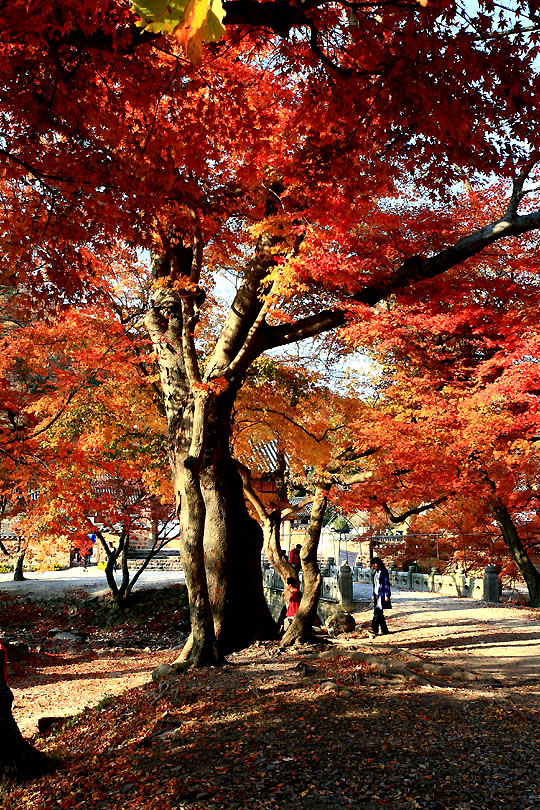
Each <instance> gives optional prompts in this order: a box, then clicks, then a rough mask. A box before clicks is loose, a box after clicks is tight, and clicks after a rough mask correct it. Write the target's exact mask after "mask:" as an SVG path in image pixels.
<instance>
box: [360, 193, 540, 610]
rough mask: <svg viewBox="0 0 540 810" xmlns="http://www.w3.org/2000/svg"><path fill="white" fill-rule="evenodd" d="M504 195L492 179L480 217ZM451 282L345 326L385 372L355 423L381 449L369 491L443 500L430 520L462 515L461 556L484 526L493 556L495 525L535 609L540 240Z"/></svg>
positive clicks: (510, 248) (498, 254)
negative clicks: (369, 406) (539, 247)
mask: <svg viewBox="0 0 540 810" xmlns="http://www.w3.org/2000/svg"><path fill="white" fill-rule="evenodd" d="M500 193H501V190H500V188H499V187H497V186H496V185H489V186H488V187H487V188H485V189H483V190H480V191H479V192H477V193H476V194H475V195H474V205H475V207H476V209H477V211H478V212H479V214H484V213H485V212H486V210H488V209H490V208H491V207H492V206H493V205H497V204H500ZM449 284H451V285H452V287H453V288H454V293H455V294H454V295H453V296H452V297H445V298H443V296H445V294H446V293H447V290H448V288H446V289H445V290H438V289H436V288H434V287H433V286H432V287H431V289H429V291H428V293H429V294H427V295H424V296H422V297H420V298H416V297H413V296H412V295H409V296H403V297H402V298H401V300H400V301H394V302H391V303H390V304H389V305H388V307H387V309H386V312H384V313H379V315H378V317H377V318H373V319H371V322H370V323H369V322H368V321H366V320H365V321H364V322H363V323H362V324H355V325H351V327H350V339H351V340H358V341H359V342H360V343H361V342H362V341H363V340H367V341H368V342H369V343H370V345H371V346H372V347H373V348H374V350H375V351H376V352H377V353H378V359H379V362H380V366H381V368H382V369H383V371H382V376H381V380H380V392H379V401H378V405H377V408H376V409H375V410H373V411H372V418H371V419H369V418H365V419H364V420H363V423H361V422H359V423H358V425H357V431H358V439H359V442H360V446H363V444H366V445H369V446H372V444H373V442H375V443H377V444H378V445H379V446H380V448H381V451H380V452H379V453H378V454H377V456H376V457H374V463H375V467H376V472H375V474H374V477H373V479H371V480H370V482H369V485H368V487H367V492H366V491H365V490H364V493H363V497H364V498H365V497H368V498H369V497H371V498H373V499H375V500H377V498H378V500H379V503H381V500H382V501H384V495H385V493H391V492H392V491H393V492H394V493H395V492H396V491H399V489H401V491H402V493H403V495H402V506H403V507H405V506H406V505H407V504H410V503H413V504H414V503H416V504H418V503H422V502H425V501H429V500H432V501H433V503H434V504H435V505H437V503H441V504H443V505H444V506H443V507H442V508H441V510H439V511H437V510H435V511H434V512H433V513H432V514H431V515H430V518H429V520H430V524H431V525H432V526H437V525H444V526H445V528H448V517H447V516H446V513H447V512H450V513H451V512H452V511H453V512H454V513H456V512H457V513H458V515H459V516H460V517H457V516H456V518H455V519H454V523H455V524H461V525H460V526H458V530H457V531H456V532H455V533H456V537H457V539H458V548H457V549H456V553H457V554H458V556H461V557H462V558H463V559H464V558H466V556H467V549H466V548H460V547H463V545H464V544H465V540H464V537H465V535H466V534H467V533H469V534H474V533H476V532H478V531H480V532H483V535H484V549H483V555H484V562H487V561H488V560H489V559H490V558H491V559H493V542H492V539H491V538H492V535H493V534H494V533H495V534H497V531H496V528H498V531H499V532H500V534H501V536H502V538H503V539H504V542H505V544H506V546H507V551H508V552H509V554H510V555H511V558H512V559H513V561H514V564H515V566H516V567H517V569H519V571H520V572H521V575H522V576H523V578H524V580H525V581H526V583H527V586H528V589H529V594H530V599H531V604H532V605H533V606H538V605H539V604H540V590H539V586H540V574H539V573H538V570H537V569H536V567H535V564H534V559H533V558H531V554H532V553H533V552H534V547H535V545H536V539H535V538H536V537H537V520H538V513H537V481H538V472H539V458H538V449H537V444H538V430H539V423H538V391H539V387H538V331H537V321H538V297H537V295H538V289H537V287H538V284H537V255H536V240H534V241H533V242H531V243H529V244H527V243H525V244H521V245H505V246H504V247H502V246H501V247H500V248H498V249H497V250H492V251H491V252H490V255H489V256H488V257H485V258H481V259H480V260H479V261H478V262H476V263H475V264H470V265H469V267H468V270H467V272H466V273H460V274H459V275H458V274H457V273H454V274H453V275H452V276H451V277H450V278H449ZM368 416H369V414H368ZM370 487H375V488H376V490H377V492H376V493H375V492H372V493H370V492H369V488H370ZM381 505H383V504H381ZM390 516H391V512H390ZM460 537H461V540H460V539H459V538H460ZM499 554H500V551H499ZM471 556H472V557H476V559H480V556H481V555H479V553H478V551H476V552H474V553H473V554H472V555H471V554H469V557H471ZM463 559H462V562H463ZM470 562H471V559H469V563H470ZM498 562H499V565H502V560H499V561H498ZM506 565H507V563H505V566H506Z"/></svg>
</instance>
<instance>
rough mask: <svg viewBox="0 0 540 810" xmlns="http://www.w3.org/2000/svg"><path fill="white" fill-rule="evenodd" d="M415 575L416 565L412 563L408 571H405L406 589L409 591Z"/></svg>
mask: <svg viewBox="0 0 540 810" xmlns="http://www.w3.org/2000/svg"><path fill="white" fill-rule="evenodd" d="M415 574H416V563H413V564H412V565H409V570H408V571H407V580H408V586H407V587H409V588H410V589H411V591H412V586H413V577H414V575H415Z"/></svg>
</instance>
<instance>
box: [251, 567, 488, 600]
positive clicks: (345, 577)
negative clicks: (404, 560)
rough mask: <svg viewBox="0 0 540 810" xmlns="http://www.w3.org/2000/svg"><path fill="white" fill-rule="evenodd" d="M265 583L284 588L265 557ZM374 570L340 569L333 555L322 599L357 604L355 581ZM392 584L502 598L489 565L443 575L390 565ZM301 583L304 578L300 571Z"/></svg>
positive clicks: (324, 574) (367, 579) (325, 573)
mask: <svg viewBox="0 0 540 810" xmlns="http://www.w3.org/2000/svg"><path fill="white" fill-rule="evenodd" d="M262 568H263V584H264V587H265V588H267V589H269V590H270V591H283V580H282V579H281V577H280V575H279V574H278V572H277V571H275V570H274V569H273V568H272V567H271V566H270V563H269V562H268V560H263V563H262ZM373 573H374V572H373V569H371V568H359V567H357V566H354V567H353V568H351V567H350V566H349V565H347V563H344V564H343V565H342V566H341V568H338V567H337V565H336V564H335V561H334V559H333V558H332V557H330V558H329V559H328V560H325V561H323V562H322V564H321V574H322V578H323V581H322V588H321V599H323V600H326V601H329V602H338V603H339V604H341V605H342V606H343V608H344V610H349V611H350V610H352V609H353V607H354V595H353V594H354V583H355V582H363V583H365V584H371V582H372V578H373ZM389 574H390V584H391V585H392V586H393V587H394V588H397V589H401V590H412V591H429V592H430V593H440V594H441V595H442V596H461V597H467V596H468V597H471V598H472V599H481V600H483V601H485V602H498V601H499V580H498V577H497V570H496V568H495V567H494V566H493V565H488V566H487V567H486V568H485V570H484V575H483V576H482V577H468V576H465V575H464V574H457V573H456V574H441V573H440V572H439V570H438V568H432V569H431V571H430V573H429V574H422V573H420V572H419V571H417V570H416V566H414V565H412V566H410V567H409V570H408V571H396V570H395V569H394V568H393V567H392V566H390V568H389ZM299 578H300V584H301V585H302V584H303V582H302V580H303V577H302V572H300V577H299Z"/></svg>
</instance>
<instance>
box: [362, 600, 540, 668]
mask: <svg viewBox="0 0 540 810" xmlns="http://www.w3.org/2000/svg"><path fill="white" fill-rule="evenodd" d="M392 602H393V605H394V609H393V610H392V611H389V612H388V614H387V615H388V625H389V628H390V630H391V633H390V635H388V636H379V637H378V638H376V639H374V640H373V641H369V640H368V639H364V640H365V641H366V642H367V643H369V644H371V645H372V646H373V647H374V648H376V649H384V648H387V647H400V648H404V649H406V650H407V651H408V652H410V653H412V654H416V655H418V656H420V657H421V658H423V659H426V660H431V661H438V662H442V663H446V664H449V665H453V666H455V667H462V668H464V669H469V670H471V671H474V672H478V673H480V674H482V675H483V676H485V677H494V678H499V679H502V680H504V681H506V682H508V683H516V682H523V681H526V680H530V681H532V682H534V681H540V611H538V610H534V609H531V608H522V607H519V608H518V607H513V606H510V605H506V604H502V605H490V604H487V603H485V602H477V601H475V600H473V599H454V598H451V597H442V596H439V595H438V594H431V593H418V592H414V591H394V594H393V599H392ZM355 618H356V620H357V623H358V624H360V625H362V624H364V625H365V624H366V623H367V622H368V621H369V620H370V618H371V613H370V611H365V612H363V613H360V614H356V615H355Z"/></svg>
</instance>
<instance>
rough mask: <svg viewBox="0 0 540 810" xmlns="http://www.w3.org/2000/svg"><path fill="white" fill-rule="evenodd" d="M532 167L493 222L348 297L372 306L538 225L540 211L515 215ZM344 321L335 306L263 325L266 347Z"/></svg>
mask: <svg viewBox="0 0 540 810" xmlns="http://www.w3.org/2000/svg"><path fill="white" fill-rule="evenodd" d="M531 168H532V161H531V163H529V164H528V165H527V167H525V169H524V171H523V172H522V173H521V174H520V175H519V176H518V177H517V178H516V180H515V181H514V187H513V192H512V196H511V199H510V202H509V205H508V209H507V211H506V213H505V215H504V217H502V219H499V220H498V221H496V222H492V223H490V224H489V225H486V226H485V227H483V228H480V229H479V230H477V231H475V232H474V233H472V234H469V235H468V236H464V237H463V238H462V239H459V240H458V241H457V242H456V243H455V244H454V245H451V246H450V247H448V248H445V249H444V250H441V251H440V252H439V253H437V254H435V255H434V256H429V257H426V256H422V255H416V256H411V257H409V258H408V259H406V260H405V261H404V262H403V263H402V264H401V265H400V267H398V268H397V269H396V270H395V271H394V272H393V273H392V274H391V275H390V276H389V277H388V278H387V279H385V280H383V281H382V282H379V283H373V284H368V285H366V286H365V287H364V289H363V290H360V291H359V292H357V293H355V294H354V295H353V296H351V299H350V300H351V301H353V302H355V303H360V304H366V305H367V306H375V305H376V304H378V303H379V302H380V301H383V300H384V299H386V298H388V297H389V296H390V295H393V294H395V293H398V292H400V291H401V290H403V289H405V288H406V287H409V286H411V285H413V284H416V283H418V282H421V281H427V280H428V279H432V278H436V277H437V276H440V275H442V274H443V273H445V272H446V271H448V270H451V269H452V268H453V267H456V266H457V265H459V264H461V263H462V262H464V261H466V260H467V259H470V258H472V257H473V256H477V255H478V254H479V253H481V252H482V251H483V250H485V248H487V247H489V245H492V244H494V243H495V242H498V241H500V240H501V239H507V238H508V237H511V236H519V235H521V234H524V233H530V232H531V231H534V230H537V229H538V228H540V211H533V212H531V213H529V214H522V215H519V214H517V208H518V206H519V203H520V202H521V199H522V198H523V196H524V194H525V193H526V192H524V191H523V183H524V181H525V179H526V177H527V176H528V174H529V172H530V170H531ZM346 320H347V313H346V311H345V310H342V309H340V308H339V306H337V305H336V307H335V308H334V309H327V310H323V311H322V312H319V313H317V314H315V315H310V316H308V317H306V318H302V319H300V320H298V321H296V323H292V324H280V325H279V326H268V325H266V327H265V334H264V340H265V349H270V348H275V347H277V346H285V345H287V344H290V343H296V342H297V341H299V340H305V339H306V338H310V337H315V336H316V335H320V334H322V333H323V332H326V331H329V330H331V329H335V328H337V327H340V326H344V324H345V323H346Z"/></svg>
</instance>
